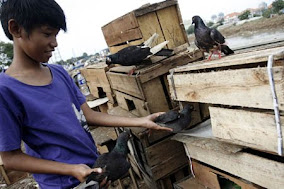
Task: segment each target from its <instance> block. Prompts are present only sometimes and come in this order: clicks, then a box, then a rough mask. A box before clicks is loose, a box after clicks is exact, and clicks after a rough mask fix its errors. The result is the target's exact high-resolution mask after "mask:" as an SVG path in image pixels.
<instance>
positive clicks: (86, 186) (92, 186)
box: [77, 130, 130, 189]
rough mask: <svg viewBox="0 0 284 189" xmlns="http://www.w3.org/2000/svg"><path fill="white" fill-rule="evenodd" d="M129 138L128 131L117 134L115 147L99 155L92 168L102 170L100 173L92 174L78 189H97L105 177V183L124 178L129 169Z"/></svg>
mask: <svg viewBox="0 0 284 189" xmlns="http://www.w3.org/2000/svg"><path fill="white" fill-rule="evenodd" d="M129 138H130V130H126V131H124V132H122V133H120V134H119V136H118V138H117V141H116V145H115V147H114V148H113V149H112V150H111V151H110V152H108V153H104V154H102V155H100V156H99V157H98V158H97V160H96V162H95V164H94V166H93V168H99V167H100V168H102V169H103V172H102V173H96V172H92V173H91V174H90V175H89V176H88V177H87V179H86V181H85V182H83V183H82V184H80V185H81V186H80V187H77V188H78V189H97V188H99V184H98V183H101V182H102V181H103V179H104V178H106V177H107V181H115V180H117V179H119V178H121V177H122V176H124V175H125V174H126V173H127V171H128V170H129V168H130V163H129V162H128V161H127V154H128V152H129V149H128V146H127V142H128V140H129Z"/></svg>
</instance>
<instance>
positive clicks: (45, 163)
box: [0, 149, 101, 182]
mask: <svg viewBox="0 0 284 189" xmlns="http://www.w3.org/2000/svg"><path fill="white" fill-rule="evenodd" d="M0 155H1V158H2V161H3V164H4V167H5V169H7V170H17V171H24V172H29V173H41V174H59V175H70V176H73V177H75V178H77V179H78V180H79V181H81V182H83V181H84V180H85V179H86V177H87V176H88V175H89V174H91V172H92V171H95V172H101V169H91V168H90V167H88V166H87V165H84V164H66V163H60V162H56V161H50V160H44V159H39V158H35V157H32V156H29V155H27V154H25V153H23V152H22V151H21V150H20V149H18V150H13V151H8V152H0Z"/></svg>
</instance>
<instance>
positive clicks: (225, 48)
mask: <svg viewBox="0 0 284 189" xmlns="http://www.w3.org/2000/svg"><path fill="white" fill-rule="evenodd" d="M221 51H222V52H223V53H224V54H225V55H229V54H234V51H233V50H232V49H230V48H229V47H228V46H227V45H224V44H223V45H221Z"/></svg>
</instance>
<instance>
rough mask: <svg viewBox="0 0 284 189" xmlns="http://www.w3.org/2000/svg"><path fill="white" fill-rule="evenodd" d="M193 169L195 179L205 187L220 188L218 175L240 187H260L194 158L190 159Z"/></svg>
mask: <svg viewBox="0 0 284 189" xmlns="http://www.w3.org/2000/svg"><path fill="white" fill-rule="evenodd" d="M192 166H193V171H194V174H195V179H196V180H197V181H198V182H199V183H200V184H202V185H203V186H206V187H207V188H216V189H218V188H220V184H219V181H218V178H217V177H218V176H222V177H224V178H226V179H228V180H230V181H232V182H234V183H236V184H237V185H239V186H240V187H241V188H242V189H260V188H262V187H259V186H256V185H254V184H252V183H250V182H248V181H245V180H242V179H240V178H237V177H233V176H230V175H229V174H225V173H223V172H220V171H217V170H215V169H212V168H210V167H207V166H205V165H202V164H200V163H198V162H197V161H196V160H193V161H192ZM216 179H217V180H216Z"/></svg>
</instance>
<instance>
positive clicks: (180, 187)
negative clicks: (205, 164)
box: [175, 177, 206, 189]
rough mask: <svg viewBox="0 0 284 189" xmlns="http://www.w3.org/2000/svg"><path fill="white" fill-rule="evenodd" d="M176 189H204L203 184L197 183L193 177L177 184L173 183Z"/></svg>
mask: <svg viewBox="0 0 284 189" xmlns="http://www.w3.org/2000/svg"><path fill="white" fill-rule="evenodd" d="M175 187H176V189H191V188H192V189H206V187H205V186H203V185H201V184H199V183H198V182H197V180H196V179H195V178H193V177H191V178H189V179H186V180H184V181H183V182H180V183H178V184H175Z"/></svg>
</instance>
